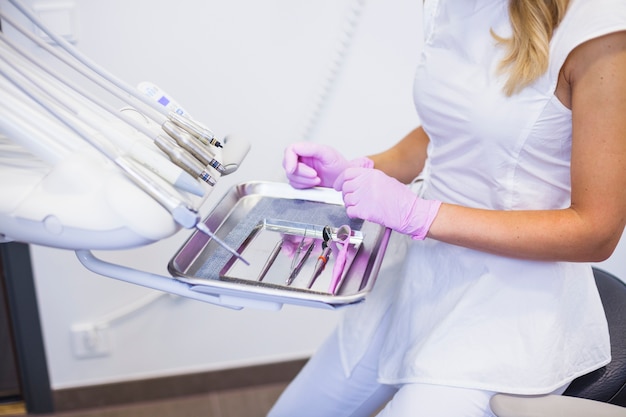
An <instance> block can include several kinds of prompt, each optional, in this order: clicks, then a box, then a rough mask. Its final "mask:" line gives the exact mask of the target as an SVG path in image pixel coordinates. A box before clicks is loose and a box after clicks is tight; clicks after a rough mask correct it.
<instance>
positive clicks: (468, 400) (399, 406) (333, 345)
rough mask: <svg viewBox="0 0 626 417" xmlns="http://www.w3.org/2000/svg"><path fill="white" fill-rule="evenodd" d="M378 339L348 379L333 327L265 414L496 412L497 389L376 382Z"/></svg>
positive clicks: (435, 416) (450, 416) (450, 415)
mask: <svg viewBox="0 0 626 417" xmlns="http://www.w3.org/2000/svg"><path fill="white" fill-rule="evenodd" d="M379 339H382V337H380V336H379V337H376V338H375V340H374V341H373V343H372V344H371V345H370V347H369V349H368V351H367V353H366V355H365V356H364V358H363V359H362V360H361V362H360V363H359V364H358V365H357V367H356V368H355V369H354V370H353V372H352V374H351V375H350V377H349V378H347V377H346V376H345V373H344V372H343V368H342V365H341V360H340V358H339V342H338V337H337V332H334V333H333V334H332V335H331V337H330V338H329V339H328V340H327V341H326V342H325V343H324V344H323V345H322V347H321V348H320V349H319V350H318V352H317V353H316V354H315V355H314V356H313V357H312V358H311V359H310V360H309V362H307V364H306V365H305V367H304V368H303V369H302V371H301V372H300V373H299V374H298V376H297V377H296V378H295V379H294V380H293V381H292V382H291V384H290V385H289V386H288V387H287V389H286V390H285V391H284V392H283V394H282V395H281V397H280V398H279V400H278V401H277V402H276V404H275V405H274V407H273V408H272V410H271V411H270V413H269V414H268V417H296V416H297V417H370V416H373V415H374V413H375V412H376V411H378V410H380V411H379V413H378V414H376V416H377V417H494V414H493V413H492V412H491V409H490V408H489V400H490V399H491V397H492V396H493V395H494V394H495V393H494V392H491V391H481V390H473V389H465V388H455V387H447V386H441V385H428V384H403V385H401V386H399V387H395V386H391V385H383V384H380V383H378V382H377V381H376V379H377V376H378V356H379V355H378V352H379V350H380V347H381V345H382V340H379ZM385 404H386V405H385ZM383 406H384V408H383V409H382V410H381V407H383Z"/></svg>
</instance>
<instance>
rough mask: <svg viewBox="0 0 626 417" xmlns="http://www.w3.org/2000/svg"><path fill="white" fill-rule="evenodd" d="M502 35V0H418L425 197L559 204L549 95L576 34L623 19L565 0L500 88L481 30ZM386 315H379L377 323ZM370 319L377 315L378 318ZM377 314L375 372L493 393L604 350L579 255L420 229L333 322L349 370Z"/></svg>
mask: <svg viewBox="0 0 626 417" xmlns="http://www.w3.org/2000/svg"><path fill="white" fill-rule="evenodd" d="M489 28H492V29H493V30H494V32H495V33H496V34H498V35H500V36H504V37H506V36H509V35H510V33H511V29H510V24H509V18H508V1H505V0H439V1H437V0H426V1H425V45H424V49H423V52H422V56H421V62H420V64H419V68H418V69H417V74H416V82H415V91H414V95H415V102H416V107H417V111H418V114H419V116H420V118H421V120H422V122H423V127H424V129H425V131H426V132H427V133H428V135H429V136H430V139H431V144H430V147H429V158H428V162H427V165H426V168H425V170H424V173H423V176H424V187H423V189H422V192H423V195H424V197H425V198H429V199H438V200H441V201H444V202H448V203H456V204H460V205H463V206H469V207H478V208H485V209H494V210H528V209H530V210H534V209H539V210H542V209H560V208H565V207H568V206H569V204H570V170H569V167H570V151H571V124H572V120H571V112H570V110H568V109H567V108H566V107H565V106H564V105H563V104H562V103H561V102H560V101H559V100H558V99H557V98H556V97H555V95H554V92H555V87H556V85H557V80H558V75H559V70H560V69H561V67H562V65H563V63H564V61H565V59H566V58H567V56H568V54H569V53H570V52H571V51H572V49H573V48H575V47H576V46H577V45H579V44H581V43H582V42H585V41H587V40H589V39H592V38H595V37H599V36H602V35H605V34H607V33H611V32H615V31H620V30H626V2H624V1H622V0H573V1H572V2H571V4H570V9H569V10H568V12H567V14H566V17H565V19H564V20H563V22H562V23H561V24H560V26H559V27H558V28H557V30H556V32H555V34H554V37H553V40H552V42H551V49H550V53H551V55H550V56H551V58H550V64H549V69H548V71H547V73H546V74H545V75H544V76H542V77H541V78H540V79H538V80H537V81H536V82H534V83H533V84H532V86H530V87H528V88H525V89H524V90H523V91H522V92H521V93H519V94H516V95H513V96H512V97H506V96H505V95H504V94H503V92H502V87H503V83H504V79H505V77H504V76H498V75H497V70H496V69H497V66H498V63H499V62H500V60H501V59H502V56H503V53H504V52H503V48H502V47H500V46H498V45H497V43H496V41H495V39H494V38H493V37H492V35H491V34H490V32H489ZM385 315H387V318H388V320H384V321H383V320H382V318H383V317H384V316H385ZM381 323H384V324H381ZM379 325H382V326H384V328H383V329H381V330H382V331H383V332H385V334H386V338H385V342H384V344H383V346H382V353H381V355H380V360H379V370H378V377H379V382H381V383H384V384H403V383H426V384H437V385H447V386H456V387H464V388H472V389H482V390H489V391H495V392H510V393H518V394H539V393H546V392H551V391H553V390H555V389H557V388H558V387H560V386H563V385H564V384H567V383H568V382H569V381H571V380H573V379H574V378H576V377H578V376H580V375H582V374H585V373H588V372H590V371H592V370H594V369H596V368H599V367H601V366H603V365H605V364H607V363H608V362H609V361H610V345H609V336H608V332H607V325H606V319H605V316H604V312H603V309H602V305H601V302H600V299H599V296H598V292H597V289H596V287H595V283H594V279H593V276H592V271H591V268H590V266H589V265H588V264H583V263H568V262H534V261H527V260H518V259H512V258H507V257H502V256H495V255H490V254H486V253H482V252H478V251H475V250H471V249H466V248H463V247H458V246H453V245H449V244H446V243H442V242H438V241H434V240H430V239H427V240H425V241H423V242H420V241H411V242H410V243H409V247H408V248H407V253H406V261H405V262H404V265H403V266H402V268H401V270H400V272H399V273H398V274H397V275H389V274H385V275H383V276H380V277H379V280H378V282H377V284H376V286H375V288H374V290H373V292H372V294H370V296H369V297H368V299H367V300H366V301H365V302H364V303H363V304H361V305H359V306H355V307H354V308H350V309H349V310H348V311H347V312H346V317H345V318H344V320H343V321H342V323H341V325H340V329H339V331H340V333H339V338H340V344H341V346H340V349H341V352H342V353H341V356H342V361H343V366H344V369H345V372H346V374H349V373H350V372H351V370H352V369H353V367H354V366H355V364H356V363H357V362H358V361H359V360H360V359H361V358H362V356H363V354H364V352H365V349H366V346H367V343H368V341H369V340H370V338H371V337H372V335H373V334H374V333H375V332H376V330H377V328H378V327H379Z"/></svg>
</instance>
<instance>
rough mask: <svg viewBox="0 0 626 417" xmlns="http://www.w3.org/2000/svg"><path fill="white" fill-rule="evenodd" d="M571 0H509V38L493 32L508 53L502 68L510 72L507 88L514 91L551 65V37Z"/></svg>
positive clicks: (501, 63) (504, 71)
mask: <svg viewBox="0 0 626 417" xmlns="http://www.w3.org/2000/svg"><path fill="white" fill-rule="evenodd" d="M569 3H570V0H510V1H509V15H510V19H511V26H512V28H513V34H512V36H511V37H510V38H503V37H500V36H498V35H497V34H496V33H494V32H493V30H492V32H491V33H492V35H493V36H494V37H495V38H496V40H497V41H498V42H499V43H500V44H502V45H503V46H504V47H505V48H506V49H507V53H506V55H505V57H504V58H503V59H502V61H501V62H500V67H499V70H500V72H501V73H504V74H507V75H508V79H507V81H506V84H505V85H504V92H505V93H506V94H507V95H509V96H510V95H513V94H515V93H517V92H519V91H520V90H522V89H523V88H524V87H526V86H528V85H529V84H531V83H532V82H533V81H535V80H536V79H537V78H539V77H540V76H541V75H542V74H544V73H545V72H546V70H547V69H548V60H549V54H550V40H551V39H552V35H553V33H554V30H555V29H556V27H557V26H558V25H559V23H561V20H562V19H563V16H564V15H565V12H566V10H567V7H568V6H569Z"/></svg>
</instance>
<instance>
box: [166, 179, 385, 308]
mask: <svg viewBox="0 0 626 417" xmlns="http://www.w3.org/2000/svg"><path fill="white" fill-rule="evenodd" d="M203 222H204V223H205V224H206V225H207V226H208V227H209V228H210V229H211V230H212V231H213V232H214V233H215V234H216V236H218V237H219V238H220V239H222V240H224V241H225V242H226V243H227V244H229V245H230V246H231V247H233V248H238V250H239V252H240V253H241V255H242V256H243V257H244V258H245V259H246V260H247V261H248V262H249V263H250V265H245V264H244V263H243V262H241V261H240V260H238V259H237V258H236V257H234V256H232V255H231V254H230V253H229V252H228V251H227V250H225V249H223V248H222V247H221V246H219V245H218V244H217V243H216V242H214V241H213V240H212V239H211V238H209V237H208V236H207V235H205V234H203V233H201V232H198V231H196V232H194V233H193V234H192V235H191V236H190V237H189V239H188V240H187V241H186V242H185V243H184V244H183V246H182V247H181V248H180V249H179V250H178V252H176V254H175V255H174V257H173V258H172V259H171V260H170V262H169V264H168V270H169V272H170V273H171V274H172V276H173V277H174V278H175V279H176V280H180V281H182V282H185V283H188V284H191V285H192V287H193V290H194V291H198V292H203V293H207V294H211V295H216V296H229V297H243V298H247V299H252V300H258V301H260V302H264V301H269V302H273V303H279V304H282V303H287V304H299V305H308V306H318V307H330V308H336V307H340V306H343V305H348V304H353V303H356V302H359V301H362V300H363V299H364V298H365V296H366V295H367V293H368V292H369V291H370V290H371V289H372V287H373V286H374V283H375V281H376V276H377V274H378V271H379V268H380V265H381V263H382V260H383V256H384V253H385V250H386V248H387V243H388V240H389V235H390V230H389V229H386V228H384V227H383V226H380V225H377V224H374V223H371V222H367V221H363V220H358V219H350V218H349V217H348V216H347V215H346V213H345V208H344V206H343V202H342V200H341V195H340V194H339V193H337V192H336V191H334V190H332V189H326V188H313V189H307V190H296V189H294V188H292V187H291V186H289V185H288V184H285V183H273V182H248V183H243V184H239V185H236V186H234V187H233V188H232V189H231V190H229V192H228V193H227V194H226V195H225V196H224V197H223V198H222V200H221V201H220V202H219V203H218V204H217V205H216V206H215V208H214V209H213V210H212V211H211V213H210V214H209V215H208V216H207V217H206V218H205V219H204V220H203ZM342 225H348V226H349V227H350V229H351V235H350V238H349V239H348V242H349V244H348V250H347V253H348V255H347V261H346V265H345V267H344V269H343V274H342V275H341V279H340V283H339V285H338V287H337V289H336V290H335V291H334V293H331V292H329V282H330V279H331V275H332V273H331V271H332V269H333V264H332V262H333V259H334V257H333V256H332V255H331V256H330V257H329V258H328V259H329V262H328V265H327V266H326V268H325V269H324V270H323V272H322V273H321V274H320V275H319V277H318V278H317V279H316V280H315V281H314V283H313V285H310V278H309V277H310V276H311V274H312V271H313V268H314V265H315V263H316V260H317V259H318V255H319V253H318V252H320V251H321V242H322V230H323V228H324V226H330V228H331V229H332V230H333V231H334V232H335V233H336V230H337V228H338V227H339V226H342ZM305 238H306V239H307V240H306V243H307V248H308V247H309V244H310V246H311V247H312V250H311V251H310V252H313V253H312V254H310V257H309V258H310V259H308V260H307V259H306V258H305V260H306V262H302V263H303V265H302V269H301V270H300V271H299V273H298V277H296V278H295V279H293V280H292V282H290V283H289V284H288V283H287V279H286V278H287V277H288V276H289V271H293V263H292V257H293V253H294V252H293V250H292V251H289V250H284V248H283V251H279V249H280V248H279V246H284V245H283V242H285V241H290V240H291V241H292V242H295V246H298V244H301V243H302V242H304V241H305ZM279 242H280V243H281V244H280V245H279V244H278V243H279ZM292 249H293V247H292ZM335 249H336V247H335ZM331 253H332V251H331ZM307 256H308V255H307Z"/></svg>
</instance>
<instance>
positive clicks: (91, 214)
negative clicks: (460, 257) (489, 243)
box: [0, 0, 390, 308]
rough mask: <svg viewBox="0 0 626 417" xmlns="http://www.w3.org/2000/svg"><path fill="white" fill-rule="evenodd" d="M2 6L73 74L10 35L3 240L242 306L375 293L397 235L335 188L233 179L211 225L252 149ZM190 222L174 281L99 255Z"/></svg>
mask: <svg viewBox="0 0 626 417" xmlns="http://www.w3.org/2000/svg"><path fill="white" fill-rule="evenodd" d="M3 4H11V5H12V6H13V7H14V8H15V9H16V10H17V11H19V13H21V14H22V15H23V16H24V17H26V18H27V19H28V20H30V21H31V22H33V23H34V24H35V26H36V27H37V28H38V29H39V30H41V31H42V32H43V33H45V34H46V35H47V36H48V37H49V38H50V39H52V40H53V41H54V42H55V46H56V47H54V48H53V47H51V46H50V45H49V44H48V43H46V42H44V41H42V40H41V39H40V38H39V37H38V36H36V35H35V34H33V33H32V32H31V31H29V30H27V29H25V28H24V27H23V26H22V25H20V24H19V23H18V22H16V21H15V20H14V19H13V18H12V17H10V16H9V15H8V14H7V13H5V12H4V11H3V10H2V8H0V18H1V19H2V21H3V23H6V24H8V25H10V26H12V27H13V28H15V29H16V30H17V32H19V33H21V34H22V35H24V37H25V38H26V39H28V40H29V42H31V43H32V44H34V45H37V46H38V47H39V49H41V50H42V51H43V52H45V53H46V55H47V58H52V59H54V60H55V62H58V63H60V64H61V66H62V68H63V70H56V69H52V68H50V66H48V65H46V63H45V62H44V60H43V59H42V58H41V57H40V56H39V55H35V54H33V53H29V52H28V51H27V50H26V48H24V47H23V46H21V45H20V44H18V43H16V42H15V41H14V40H12V39H10V38H9V37H7V36H6V35H5V34H3V33H2V32H1V31H0V91H1V93H0V94H2V97H3V98H2V100H1V101H0V173H1V176H2V181H1V182H0V192H1V193H2V196H3V198H2V199H1V200H0V242H2V241H12V240H15V241H21V242H26V243H33V244H41V245H46V246H52V247H58V248H63V249H71V250H75V251H76V253H77V256H78V258H79V260H80V261H81V262H82V263H83V265H84V266H85V267H87V268H88V269H90V270H92V271H94V272H97V273H100V274H102V275H106V276H109V277H112V278H116V279H121V280H124V281H127V282H131V283H134V284H138V285H143V286H147V287H150V288H155V289H159V290H162V291H167V292H171V293H174V294H178V295H183V296H186V297H189V298H194V299H198V300H202V301H205V302H211V303H215V304H219V305H224V306H228V307H232V308H240V307H242V306H248V305H252V306H258V307H259V306H260V307H269V308H280V306H281V305H282V304H283V303H293V304H300V305H307V306H316V307H324V308H329V307H330V308H336V307H338V306H343V305H347V304H351V303H354V302H358V301H361V300H362V299H363V298H364V297H365V295H366V294H367V292H369V290H370V289H371V287H372V286H373V284H374V281H375V277H376V274H377V272H378V268H379V267H380V264H381V262H382V257H383V255H384V252H385V248H386V245H387V241H388V239H389V233H390V232H389V230H388V229H385V228H383V227H381V226H378V225H375V224H371V223H368V222H364V221H355V220H352V219H349V218H348V217H347V216H346V214H345V210H344V209H343V204H342V201H341V198H340V197H339V195H338V193H336V192H335V191H334V190H324V189H313V190H294V189H292V188H291V187H289V186H288V185H286V184H272V183H246V184H240V185H239V186H236V187H234V188H233V189H231V190H230V191H229V193H228V194H227V195H226V196H224V197H223V198H222V200H220V202H219V203H218V205H217V206H216V207H215V208H214V210H213V211H212V212H211V213H210V214H209V215H208V216H207V217H206V218H205V219H203V220H201V219H200V216H199V214H198V211H199V208H200V207H201V205H202V204H203V203H205V202H206V201H207V199H208V198H209V196H210V194H211V192H212V190H213V187H214V186H215V185H216V184H217V182H218V181H219V179H220V178H221V177H222V176H224V175H229V174H232V173H233V172H235V171H236V170H237V169H238V168H239V166H240V165H241V163H242V161H243V160H244V158H245V157H246V155H247V153H248V151H249V149H250V145H249V143H248V142H246V141H245V140H242V139H241V138H238V137H236V136H226V137H224V138H217V137H216V136H215V134H214V133H213V132H212V131H211V130H210V129H208V128H207V127H205V126H204V125H203V124H202V123H200V122H199V121H197V120H195V119H193V118H192V117H191V116H190V115H189V114H188V113H187V112H186V111H185V110H184V108H183V107H182V106H181V105H180V104H179V103H178V102H176V101H175V100H173V99H172V98H171V96H169V94H167V93H165V92H164V91H162V90H161V89H160V88H159V87H157V86H156V85H154V84H152V83H149V82H142V83H140V84H139V85H138V86H137V88H132V87H130V86H128V85H126V84H125V83H124V82H123V81H121V80H119V79H117V78H116V77H115V76H113V75H112V74H109V73H108V72H106V71H105V70H104V69H102V68H101V67H99V66H98V65H96V64H95V63H93V62H91V61H90V60H89V59H88V58H86V57H85V56H83V55H82V54H81V53H80V52H79V51H78V50H76V48H74V47H73V46H72V45H70V44H69V43H68V42H67V41H65V40H64V39H63V38H61V37H59V36H57V35H56V34H55V33H53V32H52V31H50V30H49V29H47V28H46V27H45V25H43V24H42V23H41V22H40V21H39V19H38V18H37V16H35V15H34V14H33V13H32V11H30V10H29V9H28V8H26V7H25V6H24V5H23V4H21V2H20V0H6V3H3ZM76 78H80V80H81V81H86V82H87V83H89V84H90V85H93V86H94V87H96V88H98V89H100V90H101V91H103V92H104V93H105V94H106V95H108V96H110V98H112V99H113V100H117V101H121V102H122V103H123V105H122V107H121V108H118V107H115V106H113V105H111V104H109V103H108V101H107V100H105V99H103V98H101V96H100V95H96V94H93V93H91V92H90V91H91V90H90V89H88V88H85V87H84V86H83V85H84V83H83V84H81V83H79V82H77V81H75V80H76ZM303 218H306V222H303V221H302V219H303ZM181 228H186V229H193V230H194V231H193V232H192V234H191V236H190V237H189V239H188V240H187V242H186V243H185V244H184V245H183V247H182V248H181V249H180V250H179V251H178V253H177V254H176V255H175V256H174V257H173V258H172V260H171V261H170V263H169V265H168V269H169V272H170V273H171V274H172V276H171V277H164V276H160V275H155V274H149V273H146V272H142V271H137V270H133V269H131V268H128V267H124V266H119V265H111V264H107V263H106V262H103V261H100V260H99V259H98V258H96V257H95V256H93V254H92V253H91V252H90V251H91V250H96V249H125V248H131V247H135V246H140V245H146V244H149V243H152V242H156V241H159V240H162V239H165V238H167V237H169V236H171V235H173V234H174V233H176V232H178V231H179V230H180V229H181Z"/></svg>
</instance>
